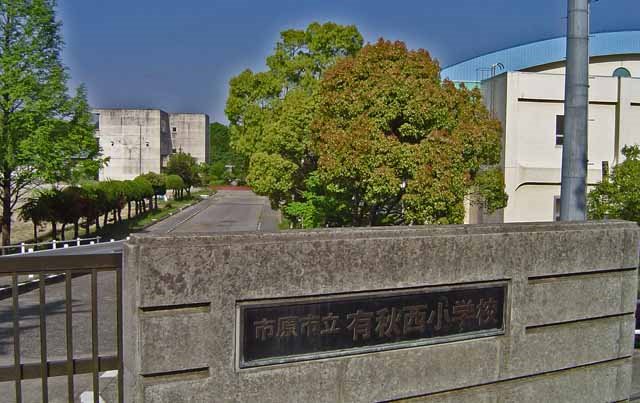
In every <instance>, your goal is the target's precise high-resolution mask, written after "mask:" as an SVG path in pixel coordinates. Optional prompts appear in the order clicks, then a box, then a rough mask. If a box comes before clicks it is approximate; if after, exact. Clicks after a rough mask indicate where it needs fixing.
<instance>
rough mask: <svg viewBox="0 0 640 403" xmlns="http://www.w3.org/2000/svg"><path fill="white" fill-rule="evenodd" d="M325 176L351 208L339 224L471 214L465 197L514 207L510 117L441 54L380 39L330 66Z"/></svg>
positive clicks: (343, 205)
mask: <svg viewBox="0 0 640 403" xmlns="http://www.w3.org/2000/svg"><path fill="white" fill-rule="evenodd" d="M314 129H315V133H316V134H315V136H314V150H315V151H316V154H317V156H318V159H319V160H318V166H319V169H318V178H319V182H320V183H321V184H323V187H324V189H325V190H326V193H327V195H328V196H329V197H331V198H333V199H334V200H335V202H336V204H337V205H338V206H339V209H341V210H342V211H344V212H345V213H346V214H345V215H343V216H342V220H340V221H338V222H328V224H330V225H356V226H361V225H383V224H410V223H415V224H434V223H435V224H450V223H462V221H463V218H464V214H465V209H464V200H465V197H472V200H474V201H477V202H481V203H483V204H484V205H485V206H486V207H487V208H488V210H490V211H491V210H494V209H497V208H501V207H504V205H505V204H506V194H505V193H504V183H503V182H504V181H503V179H502V173H501V172H500V171H499V170H497V169H495V168H494V167H495V165H496V164H497V163H498V162H499V158H500V135H501V133H500V124H499V122H498V121H497V120H495V119H492V118H491V116H490V115H489V113H488V111H487V109H486V108H485V107H484V104H483V103H482V99H481V95H480V92H479V91H478V90H473V91H469V90H467V89H465V88H464V87H463V88H456V87H455V86H454V84H453V83H451V82H450V81H444V82H441V80H440V68H439V65H438V63H437V61H435V60H433V59H431V57H430V56H429V54H428V52H426V51H424V50H417V51H413V50H408V49H407V48H406V46H405V44H404V43H402V42H389V41H384V40H382V39H381V40H379V41H378V42H377V43H375V44H371V45H367V46H365V47H364V48H363V49H362V50H361V51H360V52H359V53H358V54H357V55H356V56H355V57H350V58H346V59H344V60H341V61H339V62H338V63H336V65H335V66H334V67H333V68H331V69H330V70H328V71H327V72H325V75H324V77H323V79H322V81H321V89H320V96H319V108H318V113H317V115H316V119H315V121H314Z"/></svg>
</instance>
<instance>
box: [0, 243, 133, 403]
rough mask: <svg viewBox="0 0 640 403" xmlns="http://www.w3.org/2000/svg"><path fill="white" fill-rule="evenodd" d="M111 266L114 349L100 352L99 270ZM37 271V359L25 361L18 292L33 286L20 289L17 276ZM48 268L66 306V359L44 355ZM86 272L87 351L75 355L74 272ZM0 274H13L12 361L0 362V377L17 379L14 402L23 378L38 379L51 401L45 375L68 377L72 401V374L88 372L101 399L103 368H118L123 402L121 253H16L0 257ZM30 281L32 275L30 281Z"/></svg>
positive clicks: (20, 394)
mask: <svg viewBox="0 0 640 403" xmlns="http://www.w3.org/2000/svg"><path fill="white" fill-rule="evenodd" d="M101 272H115V294H116V303H115V307H116V315H115V316H116V323H115V327H116V354H115V355H103V356H101V355H100V352H99V348H98V273H101ZM29 274H32V275H36V276H37V278H38V280H39V284H38V286H37V289H38V293H39V299H38V305H39V307H38V313H39V339H40V362H39V363H37V362H36V363H34V362H29V363H24V362H23V361H22V359H21V354H20V352H21V350H20V336H21V335H20V319H21V318H20V315H19V296H20V294H22V293H25V292H31V291H32V290H33V292H35V289H34V287H31V288H29V289H26V290H25V289H22V290H21V284H20V283H19V278H20V277H23V276H26V275H29ZM51 274H57V275H59V276H60V277H61V280H62V281H64V285H65V287H64V307H65V326H64V329H65V342H66V360H49V359H48V357H47V315H46V305H45V303H46V293H47V279H48V278H50V275H51ZM83 275H89V276H90V280H91V281H90V283H91V285H90V289H91V293H90V295H91V357H90V358H89V357H85V358H80V357H76V356H75V355H74V339H73V309H72V302H73V287H72V279H73V278H74V277H78V276H83ZM0 276H10V277H11V290H12V291H11V309H12V312H13V326H12V327H13V365H6V366H0V382H10V381H13V382H14V383H15V398H16V400H15V401H16V402H18V403H19V402H22V401H23V391H22V380H26V379H37V378H40V380H41V390H42V401H43V402H48V401H49V393H48V392H49V391H48V378H50V377H55V376H66V377H67V395H68V400H69V402H73V401H74V395H75V392H74V375H78V374H91V375H92V383H93V401H94V402H95V403H98V402H99V398H100V396H99V392H100V388H99V386H100V383H99V382H100V381H99V376H100V373H101V372H104V371H109V370H117V371H118V375H117V387H118V395H117V396H118V401H119V402H121V403H122V402H124V397H123V379H122V377H123V370H122V255H121V254H119V253H118V254H115V253H113V254H97V255H71V256H35V255H20V256H12V257H6V258H2V259H0ZM31 282H33V280H32V281H31Z"/></svg>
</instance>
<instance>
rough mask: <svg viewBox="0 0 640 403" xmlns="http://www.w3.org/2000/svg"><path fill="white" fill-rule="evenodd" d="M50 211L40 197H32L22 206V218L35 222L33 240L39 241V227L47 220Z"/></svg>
mask: <svg viewBox="0 0 640 403" xmlns="http://www.w3.org/2000/svg"><path fill="white" fill-rule="evenodd" d="M47 214H48V211H47V209H46V206H45V205H44V203H43V202H42V201H41V200H40V198H39V197H37V196H36V197H30V198H29V199H28V200H27V201H26V202H25V203H24V204H23V205H22V206H21V207H20V219H21V220H22V221H31V222H32V223H33V240H34V242H35V243H38V227H39V226H40V225H41V224H42V223H43V222H45V221H46V220H47Z"/></svg>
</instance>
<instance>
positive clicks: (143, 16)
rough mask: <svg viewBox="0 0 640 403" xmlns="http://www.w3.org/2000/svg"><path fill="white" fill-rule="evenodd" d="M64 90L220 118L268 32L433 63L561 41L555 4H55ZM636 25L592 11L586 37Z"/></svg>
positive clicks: (562, 2) (260, 57) (634, 3)
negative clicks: (300, 32)
mask: <svg viewBox="0 0 640 403" xmlns="http://www.w3.org/2000/svg"><path fill="white" fill-rule="evenodd" d="M58 2H59V4H58V16H59V18H60V19H62V21H63V36H64V40H65V43H66V46H65V50H64V53H63V57H64V61H65V64H66V65H67V67H68V68H69V71H70V74H71V77H72V80H71V83H70V84H71V86H76V85H78V84H80V83H84V84H86V86H87V88H88V90H89V101H90V103H91V105H92V106H95V107H153V108H161V109H164V110H166V111H168V112H204V113H208V114H209V115H210V117H211V120H212V121H216V120H217V121H223V122H226V118H225V117H224V104H225V100H226V96H227V91H228V82H229V79H230V78H231V77H233V76H234V75H236V74H238V73H239V72H241V71H242V70H243V69H245V68H251V69H253V70H262V69H263V68H264V60H265V58H266V56H267V55H269V54H270V53H271V51H272V49H273V46H274V44H275V42H276V41H277V39H278V35H279V32H280V31H282V30H284V29H288V28H304V27H306V26H307V25H308V24H309V23H310V22H313V21H319V22H325V21H335V22H338V23H341V24H355V25H356V26H357V27H358V29H359V30H360V32H361V33H362V34H363V36H364V38H365V41H368V42H372V41H375V40H376V39H378V38H379V37H384V38H385V39H392V40H402V41H404V42H406V43H407V45H408V46H409V47H410V48H424V49H427V50H428V51H429V52H431V54H432V56H434V57H435V58H437V59H438V60H439V61H440V64H441V66H447V65H449V64H452V63H456V62H459V61H461V60H464V59H467V58H470V57H473V56H475V55H478V54H482V53H486V52H489V51H493V50H497V49H502V48H505V47H509V46H513V45H516V44H521V43H525V42H530V41H534V40H538V39H545V38H549V37H555V36H561V35H564V33H565V31H566V19H565V17H566V0H449V1H436V0H395V1H390V0H341V1H337V0H308V1H306V0H297V1H294V0H266V1H265V0H262V1H258V0H251V1H249V0H234V1H218V0H183V1H182V2H177V1H175V0H128V1H124V0H110V1H98V0H75V1H71V0H58ZM621 29H640V1H639V0H600V1H598V2H596V3H594V4H593V5H592V13H591V31H592V32H600V31H612V30H621Z"/></svg>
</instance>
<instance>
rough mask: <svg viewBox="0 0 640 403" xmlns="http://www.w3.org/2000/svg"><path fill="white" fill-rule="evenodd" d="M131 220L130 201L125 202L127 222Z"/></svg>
mask: <svg viewBox="0 0 640 403" xmlns="http://www.w3.org/2000/svg"><path fill="white" fill-rule="evenodd" d="M130 219H131V201H128V202H127V220H130Z"/></svg>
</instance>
